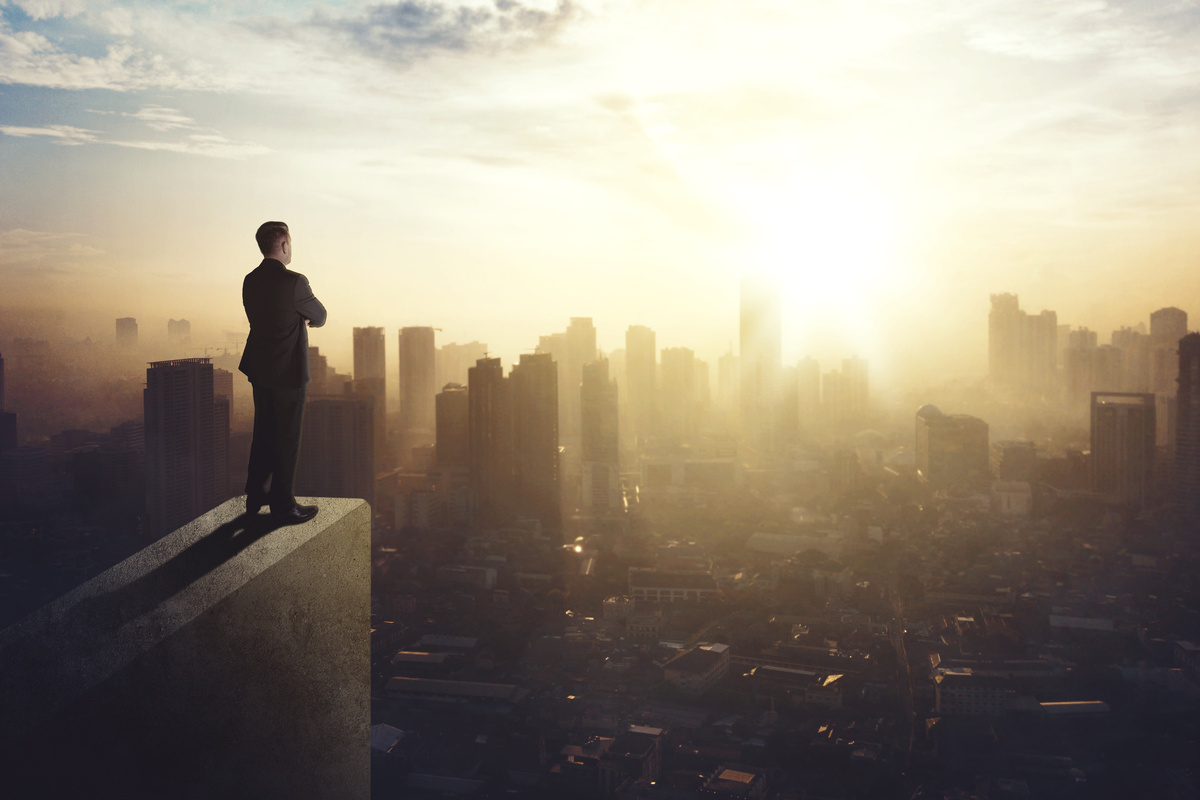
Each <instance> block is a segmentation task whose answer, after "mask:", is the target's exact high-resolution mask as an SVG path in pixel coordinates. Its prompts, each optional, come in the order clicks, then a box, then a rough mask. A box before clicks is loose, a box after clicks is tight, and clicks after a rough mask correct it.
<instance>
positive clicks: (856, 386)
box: [842, 356, 871, 419]
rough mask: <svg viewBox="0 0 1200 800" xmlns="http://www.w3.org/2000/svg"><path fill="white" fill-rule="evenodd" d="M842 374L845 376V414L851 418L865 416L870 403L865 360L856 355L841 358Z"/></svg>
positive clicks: (869, 384)
mask: <svg viewBox="0 0 1200 800" xmlns="http://www.w3.org/2000/svg"><path fill="white" fill-rule="evenodd" d="M842 375H844V376H845V377H846V402H847V403H848V405H849V408H848V409H847V416H848V417H850V418H851V419H857V418H859V417H863V416H865V415H866V414H867V412H868V411H869V410H870V405H871V404H870V397H871V393H870V386H871V383H870V380H869V378H868V373H867V360H866V359H865V358H859V357H858V356H852V357H851V358H844V359H842Z"/></svg>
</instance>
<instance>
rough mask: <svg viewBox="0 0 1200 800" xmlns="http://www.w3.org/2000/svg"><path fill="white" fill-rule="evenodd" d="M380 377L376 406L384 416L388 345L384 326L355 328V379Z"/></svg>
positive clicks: (385, 409)
mask: <svg viewBox="0 0 1200 800" xmlns="http://www.w3.org/2000/svg"><path fill="white" fill-rule="evenodd" d="M363 378H378V379H379V381H380V382H379V384H378V385H377V386H378V388H375V389H374V391H375V392H376V394H375V408H376V411H377V413H379V415H380V416H381V417H382V416H384V415H385V414H386V412H387V389H386V388H385V386H386V383H385V379H386V378H387V358H386V345H385V337H384V333H383V328H375V327H367V328H355V329H354V379H355V380H362V379H363Z"/></svg>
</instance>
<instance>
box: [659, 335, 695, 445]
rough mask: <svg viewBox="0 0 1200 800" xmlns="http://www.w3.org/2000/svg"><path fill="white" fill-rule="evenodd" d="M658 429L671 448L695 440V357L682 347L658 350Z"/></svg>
mask: <svg viewBox="0 0 1200 800" xmlns="http://www.w3.org/2000/svg"><path fill="white" fill-rule="evenodd" d="M658 428H659V431H660V432H661V435H662V437H663V439H664V440H666V442H667V443H668V444H669V445H670V446H672V447H678V446H679V445H681V444H684V443H690V442H692V441H693V440H694V439H695V437H696V356H695V354H694V353H693V352H692V351H691V350H689V349H688V348H686V347H667V348H664V349H663V351H662V383H661V388H660V391H659V416H658Z"/></svg>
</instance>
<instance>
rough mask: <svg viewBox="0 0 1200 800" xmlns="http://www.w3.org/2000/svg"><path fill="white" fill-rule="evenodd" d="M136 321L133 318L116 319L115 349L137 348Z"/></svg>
mask: <svg viewBox="0 0 1200 800" xmlns="http://www.w3.org/2000/svg"><path fill="white" fill-rule="evenodd" d="M137 343H138V334H137V320H136V319H134V318H133V317H120V318H119V319H117V347H121V348H124V349H126V350H133V349H134V348H136V347H137Z"/></svg>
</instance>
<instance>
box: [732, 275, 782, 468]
mask: <svg viewBox="0 0 1200 800" xmlns="http://www.w3.org/2000/svg"><path fill="white" fill-rule="evenodd" d="M780 317H781V314H780V303H779V288H778V287H777V286H776V285H775V284H774V282H773V281H770V280H768V279H767V278H764V277H762V276H752V277H748V278H744V279H743V280H742V283H741V314H740V316H739V325H738V342H739V344H738V347H739V350H740V352H739V354H738V356H739V357H738V364H739V371H740V373H741V375H740V381H739V390H740V392H741V397H742V404H741V405H742V430H743V434H744V436H745V437H746V440H747V441H748V442H749V444H750V446H751V448H753V449H754V450H756V451H758V452H760V453H764V452H768V451H770V450H773V449H774V447H775V444H776V442H775V436H774V433H773V431H772V430H771V429H772V428H773V427H774V422H775V406H776V404H777V396H778V392H779V369H780V366H781V361H780V352H781V349H782V332H781V330H782V329H781V326H780Z"/></svg>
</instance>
